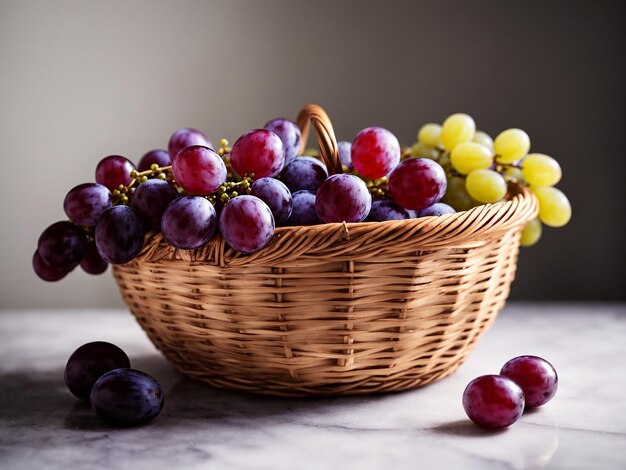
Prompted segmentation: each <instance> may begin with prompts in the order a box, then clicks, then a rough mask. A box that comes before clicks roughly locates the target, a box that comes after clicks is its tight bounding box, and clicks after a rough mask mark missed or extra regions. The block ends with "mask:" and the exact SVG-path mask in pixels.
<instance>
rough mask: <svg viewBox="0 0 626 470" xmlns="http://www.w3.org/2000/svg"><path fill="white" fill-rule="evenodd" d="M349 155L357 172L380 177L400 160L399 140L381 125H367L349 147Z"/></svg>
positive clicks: (371, 176)
mask: <svg viewBox="0 0 626 470" xmlns="http://www.w3.org/2000/svg"><path fill="white" fill-rule="evenodd" d="M350 157H351V160H352V164H353V165H354V168H356V170H357V171H358V172H359V174H361V175H363V176H365V177H367V178H371V179H377V178H382V177H383V176H386V175H387V174H389V172H390V171H391V170H393V169H394V167H395V166H396V165H397V164H398V162H399V161H400V142H398V139H397V138H396V136H395V135H393V134H392V133H391V132H389V131H388V130H387V129H383V128H382V127H368V128H367V129H363V130H362V131H360V132H359V133H358V134H357V135H356V137H355V138H354V141H353V142H352V147H351V149H350Z"/></svg>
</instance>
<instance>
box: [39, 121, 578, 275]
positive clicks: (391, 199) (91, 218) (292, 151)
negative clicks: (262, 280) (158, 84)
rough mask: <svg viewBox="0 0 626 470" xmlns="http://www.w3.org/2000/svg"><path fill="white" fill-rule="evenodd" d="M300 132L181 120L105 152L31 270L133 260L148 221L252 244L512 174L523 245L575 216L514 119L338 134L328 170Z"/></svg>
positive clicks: (176, 236) (452, 197)
mask: <svg viewBox="0 0 626 470" xmlns="http://www.w3.org/2000/svg"><path fill="white" fill-rule="evenodd" d="M301 140H302V135H301V132H300V129H299V127H298V126H297V125H296V124H295V123H294V122H293V121H290V120H288V119H284V118H277V119H273V120H271V121H269V122H267V123H266V125H265V127H264V128H263V129H254V130H251V131H249V132H246V133H245V134H243V135H242V136H241V137H239V138H238V139H237V140H236V141H235V143H234V145H233V146H232V147H230V146H229V143H228V141H226V140H225V139H222V140H221V141H220V142H219V146H218V147H213V145H212V144H211V142H210V141H209V140H208V138H207V137H206V136H205V135H204V134H203V133H202V132H200V131H198V130H196V129H191V128H184V129H179V130H177V131H176V132H174V134H173V135H172V136H171V137H170V139H169V143H168V145H167V149H168V150H159V149H156V150H151V151H149V152H147V153H146V154H145V155H144V156H143V157H142V158H141V160H140V161H139V164H138V165H137V167H136V166H135V165H134V164H133V163H132V162H131V161H130V160H128V159H127V158H125V157H123V156H120V155H111V156H108V157H106V158H104V159H102V160H101V161H100V162H99V163H98V165H97V167H96V172H95V182H90V183H84V184H80V185H78V186H76V187H75V188H73V189H71V190H70V191H69V192H68V193H67V196H66V197H65V201H64V204H63V207H64V209H65V213H66V214H67V216H68V218H69V221H61V222H57V223H55V224H53V225H51V226H50V227H48V228H47V229H46V230H44V232H43V233H42V234H41V236H40V238H39V241H38V245H37V251H36V252H35V254H34V256H33V260H32V263H33V268H34V270H35V272H36V273H37V274H38V275H39V277H41V278H42V279H44V280H46V281H57V280H59V279H61V278H63V277H64V276H65V275H67V274H68V273H69V272H70V271H72V270H73V269H74V268H75V267H77V266H78V265H80V266H81V267H82V268H83V270H84V271H86V272H88V273H90V274H100V273H102V272H104V271H105V270H106V269H107V266H108V264H109V263H111V264H123V263H127V262H129V261H131V260H132V259H133V258H135V257H136V256H137V255H138V254H139V253H140V252H141V250H142V248H143V245H144V238H145V235H146V234H147V233H148V232H150V231H155V232H159V231H161V232H162V234H163V237H164V239H165V240H166V241H167V242H168V243H170V244H171V245H172V246H174V247H176V248H179V249H184V250H192V249H197V248H200V247H202V246H204V245H205V244H206V243H207V242H209V241H210V240H211V239H212V238H213V237H215V236H216V235H217V234H220V235H221V236H222V237H223V238H224V240H225V241H226V243H227V244H228V245H229V246H230V247H231V248H233V249H235V250H237V251H240V252H242V253H254V252H256V251H258V250H260V249H262V248H263V247H265V246H266V245H267V244H268V243H269V241H270V240H271V239H272V237H273V235H274V231H275V227H276V226H297V225H316V224H321V223H337V222H339V223H341V222H363V221H368V222H377V221H378V222H381V221H386V220H402V219H410V218H417V217H432V216H444V215H446V214H451V213H454V212H455V211H463V210H467V209H469V208H471V207H473V206H475V205H477V204H480V203H492V202H496V201H499V200H501V199H502V198H503V197H504V196H505V194H506V192H507V180H508V181H517V182H522V183H524V184H528V185H530V188H531V190H532V191H533V192H534V194H535V195H536V196H537V199H538V200H539V203H540V206H541V209H540V213H539V219H537V220H534V221H531V222H530V223H529V224H528V225H527V226H526V228H525V229H524V232H523V234H522V243H523V244H524V245H531V244H533V243H535V242H536V241H537V239H538V238H539V235H540V233H541V223H544V224H546V225H549V226H553V227H557V226H562V225H564V224H565V223H567V221H568V220H569V218H570V215H571V209H570V206H569V202H568V201H567V198H566V197H565V196H564V195H563V193H561V192H560V191H559V190H557V189H556V188H554V187H553V186H554V185H555V184H556V183H557V182H558V181H559V179H560V177H561V169H560V167H559V165H558V163H557V162H556V161H555V160H553V159H552V158H550V157H548V156H546V155H543V154H528V151H529V149H530V140H529V138H528V136H527V135H526V133H525V132H523V131H521V130H519V129H509V130H506V131H504V132H502V133H501V134H500V135H498V137H497V138H496V139H495V141H492V140H491V138H490V137H489V136H488V135H487V134H485V133H484V132H481V131H476V128H475V124H474V121H473V119H472V118H471V117H470V116H468V115H466V114H454V115H452V116H450V117H449V118H448V119H446V120H445V122H444V123H443V125H441V126H440V125H438V124H426V125H425V126H423V127H422V128H421V129H420V130H419V133H418V142H417V143H416V144H415V145H413V147H412V148H411V149H404V150H403V149H402V148H401V146H400V143H399V142H398V139H397V138H396V137H395V136H394V135H393V134H392V133H391V132H390V131H388V130H387V129H383V128H381V127H369V128H366V129H363V130H362V131H360V132H359V133H358V134H357V135H356V137H355V139H354V140H353V141H352V142H346V141H342V142H339V143H338V157H339V160H340V163H341V166H342V169H343V173H340V174H335V175H329V172H328V169H327V167H326V165H325V164H324V162H322V161H321V160H320V159H319V158H317V156H316V155H313V154H314V153H316V152H315V151H312V150H311V151H308V150H307V151H305V153H310V155H301V156H298V151H299V149H300V147H301ZM214 148H217V151H216V150H214ZM409 157H411V158H409Z"/></svg>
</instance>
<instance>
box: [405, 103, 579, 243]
mask: <svg viewBox="0 0 626 470" xmlns="http://www.w3.org/2000/svg"><path fill="white" fill-rule="evenodd" d="M529 150H530V138H529V137H528V134H526V132H524V131H523V130H521V129H507V130H505V131H502V132H501V133H500V134H498V136H497V137H496V138H495V140H493V139H492V138H491V137H490V136H489V135H488V134H487V133H485V132H483V131H480V130H476V124H475V123H474V120H473V119H472V118H471V116H468V115H467V114H462V113H458V114H453V115H451V116H449V117H448V118H447V119H446V120H445V121H444V122H443V124H442V125H439V124H436V123H429V124H426V125H424V126H422V127H421V128H420V130H419V132H418V133H417V142H416V143H415V144H414V145H413V146H412V147H411V149H410V150H409V151H407V152H405V155H407V156H412V157H418V158H427V159H431V160H434V161H436V162H438V163H439V164H440V165H441V166H442V167H443V168H444V170H445V173H446V178H447V181H448V186H447V190H446V194H445V195H444V197H443V201H444V202H446V203H448V204H449V205H451V206H452V207H454V208H455V209H456V210H458V211H463V210H468V209H471V208H472V207H474V206H477V205H479V204H484V203H493V202H498V201H500V200H501V199H502V198H504V196H505V195H506V193H507V182H515V183H519V184H523V185H525V186H528V187H529V189H530V190H531V191H532V192H533V194H534V195H535V196H536V197H537V200H538V201H539V217H538V218H537V219H534V220H531V221H530V222H528V224H527V225H526V227H524V230H523V231H522V238H521V244H522V245H523V246H531V245H534V244H535V243H537V241H538V240H539V238H540V237H541V228H542V224H543V225H547V226H549V227H562V226H564V225H565V224H567V223H568V222H569V220H570V218H571V215H572V209H571V205H570V203H569V201H568V199H567V197H566V196H565V194H563V193H562V192H561V191H560V190H558V189H557V188H555V187H554V185H555V184H557V183H558V182H559V181H560V179H561V167H560V166H559V164H558V162H557V161H556V160H555V159H554V158H552V157H549V156H547V155H544V154H542V153H528V152H529Z"/></svg>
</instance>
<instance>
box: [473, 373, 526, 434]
mask: <svg viewBox="0 0 626 470" xmlns="http://www.w3.org/2000/svg"><path fill="white" fill-rule="evenodd" d="M463 408H464V409H465V412H466V413H467V416H469V418H470V419H471V420H472V421H474V422H475V423H476V424H478V425H479V426H482V427H485V428H505V427H507V426H510V425H511V424H513V423H514V422H515V421H517V420H518V419H519V417H520V416H521V415H522V413H523V411H524V392H522V389H521V388H520V387H519V386H518V385H517V384H516V383H515V382H513V381H512V380H511V379H508V378H506V377H502V376H501V375H483V376H480V377H478V378H476V379H474V380H472V381H471V382H470V383H469V384H468V385H467V387H466V388H465V391H464V392H463Z"/></svg>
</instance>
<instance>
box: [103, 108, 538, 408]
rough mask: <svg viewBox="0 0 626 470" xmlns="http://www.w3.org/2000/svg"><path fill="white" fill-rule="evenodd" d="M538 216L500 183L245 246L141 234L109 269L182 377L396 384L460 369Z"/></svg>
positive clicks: (322, 390) (329, 148) (311, 388)
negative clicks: (472, 203) (420, 210)
mask: <svg viewBox="0 0 626 470" xmlns="http://www.w3.org/2000/svg"><path fill="white" fill-rule="evenodd" d="M310 122H311V123H312V124H313V128H314V129H315V132H316V135H317V138H318V143H319V146H320V150H321V154H322V158H323V159H324V160H325V161H326V163H327V166H328V168H329V170H330V172H331V173H334V172H337V171H340V168H341V167H340V165H339V164H338V159H337V143H336V140H335V136H334V133H333V130H332V126H331V124H330V121H329V120H328V117H327V116H326V114H325V113H324V112H323V110H321V108H319V107H317V106H315V105H309V106H307V107H306V108H304V110H303V112H302V113H301V114H300V116H299V119H298V123H299V125H300V126H301V127H302V128H303V134H304V135H306V134H307V133H308V125H309V123H310ZM305 140H306V139H303V141H305ZM303 145H304V143H303ZM536 213H537V203H536V200H535V198H534V197H533V196H532V195H531V194H530V193H529V192H528V191H526V190H525V189H523V188H521V187H519V186H511V187H510V191H509V195H508V198H507V200H506V201H504V202H499V203H496V204H489V205H483V206H478V207H475V208H474V209H472V210H470V211H467V212H460V213H457V214H452V215H445V216H442V217H437V218H435V217H427V218H421V219H410V220H400V221H387V222H371V223H358V224H323V225H316V226H306V227H284V228H278V229H277V230H276V235H275V237H274V239H273V240H272V241H271V242H270V244H269V245H268V246H267V247H265V248H264V249H263V250H261V251H259V252H257V253H254V254H251V255H243V254H241V253H238V252H236V251H234V250H232V249H231V248H229V247H228V246H227V245H226V244H225V243H224V240H223V239H222V238H221V237H219V236H218V237H216V238H215V239H214V240H212V241H211V242H210V243H209V244H208V245H206V246H205V247H203V248H202V249H198V250H193V251H184V250H177V249H175V248H173V247H172V246H170V245H168V244H167V243H166V242H165V240H164V239H163V238H162V236H161V234H154V233H151V234H149V235H148V236H147V238H146V243H145V246H144V249H143V251H142V252H141V254H140V255H139V256H138V257H137V258H135V259H134V260H133V261H131V262H130V263H127V264H125V265H119V266H115V267H114V270H113V272H114V276H115V279H116V281H117V283H118V284H119V287H120V289H121V292H122V295H123V297H124V300H125V302H126V303H127V304H128V306H129V308H130V310H131V311H132V313H133V314H134V315H135V317H136V318H137V320H138V322H139V324H140V325H141V326H142V328H143V329H144V330H145V331H146V333H147V334H148V336H149V338H150V339H151V340H152V342H153V343H154V344H155V345H156V346H157V347H158V348H159V349H160V350H161V351H162V352H163V353H164V354H165V356H166V357H167V358H168V359H169V360H170V361H171V362H172V363H173V364H174V365H175V366H176V367H177V368H178V369H179V370H180V371H181V372H182V373H184V374H186V375H188V376H190V377H194V378H197V379H200V380H203V381H205V382H207V383H209V384H211V385H214V386H217V387H224V388H232V389H239V390H245V391H250V392H256V393H267V394H275V395H288V396H299V395H328V394H355V393H369V392H382V391H398V390H404V389H410V388H415V387H419V386H421V385H424V384H427V383H430V382H433V381H434V380H437V379H440V378H442V377H445V376H447V375H450V374H451V373H453V372H454V371H455V370H456V369H457V368H458V367H459V366H460V365H461V363H462V362H463V360H464V359H465V357H466V356H467V355H468V354H469V353H470V351H471V350H472V349H473V347H474V345H475V344H476V341H477V339H478V338H479V337H480V335H481V334H482V333H483V332H484V331H485V329H486V328H487V327H488V326H489V325H490V324H491V322H493V320H494V319H495V317H496V315H497V314H498V312H499V311H500V309H501V308H502V307H503V305H504V302H505V300H506V298H507V295H508V293H509V287H510V284H511V281H512V280H513V277H514V274H515V268H516V262H517V254H518V249H519V238H520V231H521V229H522V228H523V226H524V225H525V223H526V222H527V221H528V220H530V219H532V218H533V217H535V216H536Z"/></svg>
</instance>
